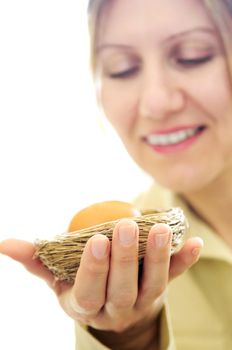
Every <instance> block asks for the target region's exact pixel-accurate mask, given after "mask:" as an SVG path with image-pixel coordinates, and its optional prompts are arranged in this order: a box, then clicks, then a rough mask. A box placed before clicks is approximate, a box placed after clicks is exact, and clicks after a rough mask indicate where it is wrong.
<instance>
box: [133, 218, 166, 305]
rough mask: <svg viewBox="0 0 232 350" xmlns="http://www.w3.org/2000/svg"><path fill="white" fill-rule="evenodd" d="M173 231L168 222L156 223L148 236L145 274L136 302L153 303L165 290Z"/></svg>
mask: <svg viewBox="0 0 232 350" xmlns="http://www.w3.org/2000/svg"><path fill="white" fill-rule="evenodd" d="M171 239H172V232H171V229H170V227H169V226H168V225H166V224H155V225H154V226H153V227H152V228H151V230H150V232H149V236H148V241H147V247H146V254H145V257H144V266H143V275H142V280H141V285H140V290H139V297H138V300H137V303H136V306H137V307H138V308H141V307H142V308H144V307H147V306H149V305H151V304H152V303H153V302H154V301H155V300H156V299H157V298H158V297H160V296H161V294H162V293H163V292H164V290H165V289H166V286H167V282H168V273H169V264H170V251H171Z"/></svg>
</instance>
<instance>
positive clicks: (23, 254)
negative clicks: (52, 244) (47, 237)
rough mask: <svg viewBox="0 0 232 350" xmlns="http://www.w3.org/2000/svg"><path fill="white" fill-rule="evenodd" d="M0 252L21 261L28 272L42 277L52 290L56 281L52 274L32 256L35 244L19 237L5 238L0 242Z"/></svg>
mask: <svg viewBox="0 0 232 350" xmlns="http://www.w3.org/2000/svg"><path fill="white" fill-rule="evenodd" d="M0 253H1V254H3V255H7V256H9V257H10V258H11V259H13V260H16V261H18V262H19V263H21V264H22V265H23V266H24V267H25V268H26V269H27V270H28V271H29V272H30V273H32V274H33V275H36V276H38V277H40V278H42V279H43V280H44V281H45V282H47V284H48V285H49V286H50V287H51V288H52V289H54V290H56V288H55V287H56V283H55V279H54V276H53V274H52V273H51V272H50V271H49V270H48V269H47V268H46V267H45V266H44V265H43V264H42V262H41V261H40V260H39V259H38V258H35V257H34V253H35V246H34V244H33V243H31V242H27V241H23V240H19V239H6V240H4V241H2V242H0Z"/></svg>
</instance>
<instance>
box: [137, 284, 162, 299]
mask: <svg viewBox="0 0 232 350" xmlns="http://www.w3.org/2000/svg"><path fill="white" fill-rule="evenodd" d="M164 291H165V285H163V284H161V283H160V284H156V285H153V286H147V287H144V288H143V289H142V290H141V295H142V298H143V299H155V298H157V297H159V296H160V295H161V294H163V293H164Z"/></svg>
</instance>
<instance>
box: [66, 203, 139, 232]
mask: <svg viewBox="0 0 232 350" xmlns="http://www.w3.org/2000/svg"><path fill="white" fill-rule="evenodd" d="M135 216H141V212H140V211H139V210H138V209H137V208H136V207H135V206H134V205H133V204H130V203H127V202H122V201H116V200H114V201H104V202H99V203H95V204H92V205H90V206H88V207H86V208H84V209H82V210H80V211H79V212H78V213H76V214H75V215H74V216H73V218H72V220H71V221H70V224H69V227H68V232H73V231H77V230H81V229H84V228H88V227H91V226H94V225H98V224H103V223H105V222H109V221H113V220H118V219H121V218H133V217H135Z"/></svg>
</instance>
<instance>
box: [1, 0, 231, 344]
mask: <svg viewBox="0 0 232 350" xmlns="http://www.w3.org/2000/svg"><path fill="white" fill-rule="evenodd" d="M231 12H232V2H230V1H223V0H215V1H213V0H211V1H207V0H205V1H199V0H191V1H186V0H173V1H169V0H162V1H159V0H157V1H156V0H133V1H131V0H114V1H110V0H108V1H106V0H92V1H91V2H90V5H89V14H90V30H91V35H92V57H93V59H92V65H93V72H94V78H95V79H96V83H97V84H96V86H97V96H98V100H99V104H100V106H101V108H102V109H103V111H104V113H105V115H106V116H107V118H108V119H109V121H110V122H111V124H112V125H113V127H114V128H115V129H116V131H117V132H118V134H119V136H120V137H121V139H122V141H123V143H124V144H125V147H126V149H127V151H128V152H129V153H130V155H131V156H132V158H133V159H134V160H135V161H136V162H137V164H139V166H141V168H142V169H144V170H145V171H146V172H147V173H148V174H150V175H151V176H152V177H153V178H154V180H155V181H156V183H159V185H156V184H154V186H152V188H151V189H149V191H148V192H147V193H145V194H142V195H141V196H139V197H138V199H137V201H136V204H137V206H139V207H141V208H148V207H149V208H151V207H163V208H167V207H170V206H176V205H178V206H181V207H183V209H184V211H185V213H186V215H187V217H188V220H189V223H190V232H189V235H190V236H191V237H189V238H188V239H187V240H186V242H185V245H184V246H183V248H182V249H181V251H180V252H178V253H177V254H175V255H174V256H173V257H172V259H171V261H170V241H171V230H170V228H169V227H168V226H167V225H163V224H158V225H155V226H154V227H153V228H152V229H151V231H150V233H149V237H148V243H147V250H146V255H145V259H144V269H143V276H142V281H141V283H140V285H139V288H138V281H137V275H138V266H137V241H138V227H137V226H136V224H135V223H134V222H133V221H132V220H122V221H120V223H119V224H118V225H116V227H115V230H114V234H113V242H112V245H111V247H110V245H109V241H108V239H107V238H106V237H104V236H101V235H97V236H95V237H94V238H92V239H90V240H89V241H88V243H87V245H86V247H85V251H84V253H83V256H82V260H81V265H80V268H79V270H78V273H77V276H76V280H75V284H74V286H73V287H72V288H70V287H69V286H67V285H65V284H64V283H59V284H58V283H57V284H56V285H54V283H53V281H54V279H53V276H52V275H51V274H50V273H49V272H48V271H47V270H45V269H44V268H43V267H42V266H41V264H40V263H39V261H37V260H32V256H33V253H34V247H33V245H32V244H30V243H27V242H22V241H16V240H8V241H4V242H2V243H1V246H0V250H1V252H2V253H4V254H7V255H9V256H10V257H12V258H14V259H16V260H18V261H20V262H22V263H23V264H24V265H25V266H26V268H27V269H29V271H31V272H32V273H34V274H36V275H38V276H40V277H42V278H43V279H45V280H46V281H47V283H48V284H49V285H50V287H51V288H53V289H54V290H55V292H56V294H57V296H58V298H59V301H60V304H61V305H62V307H63V308H64V310H65V311H66V312H67V313H68V314H69V315H70V316H71V317H72V318H73V319H74V320H75V321H76V325H77V348H78V349H107V348H111V349H118V350H119V349H133V350H135V349H174V348H175V346H176V348H177V349H183V350H186V349H188V350H191V349H194V350H195V349H223V350H228V349H230V348H231V347H232V334H231V331H230V325H231V321H232V304H231V295H232V287H231V284H230V280H231V277H232V266H231V265H232V254H231V247H232V236H231V224H232V217H231V214H230V211H231V208H232V191H231V185H230V179H231V174H232V137H231V136H232V131H231V130H232V118H231V116H232V113H231V112H232V111H231V80H230V76H229V74H228V73H229V69H230V60H229V57H230V50H231V47H230V45H231V43H230V37H231V31H232V26H231V24H232V21H231V17H230V13H231ZM122 171H123V169H122ZM196 235H199V236H200V237H202V238H203V240H204V242H205V245H204V248H203V250H202V253H201V258H200V260H199V261H198V259H199V255H200V251H201V248H202V245H203V243H202V239H201V238H198V237H195V236H196ZM197 261H198V262H197ZM196 262H197V264H195V263H196ZM190 267H191V268H190ZM176 277H177V278H176ZM171 280H172V281H171ZM169 281H171V283H170V284H168V282H169ZM93 285H94V286H95V288H94V290H93V288H92V286H93Z"/></svg>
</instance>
